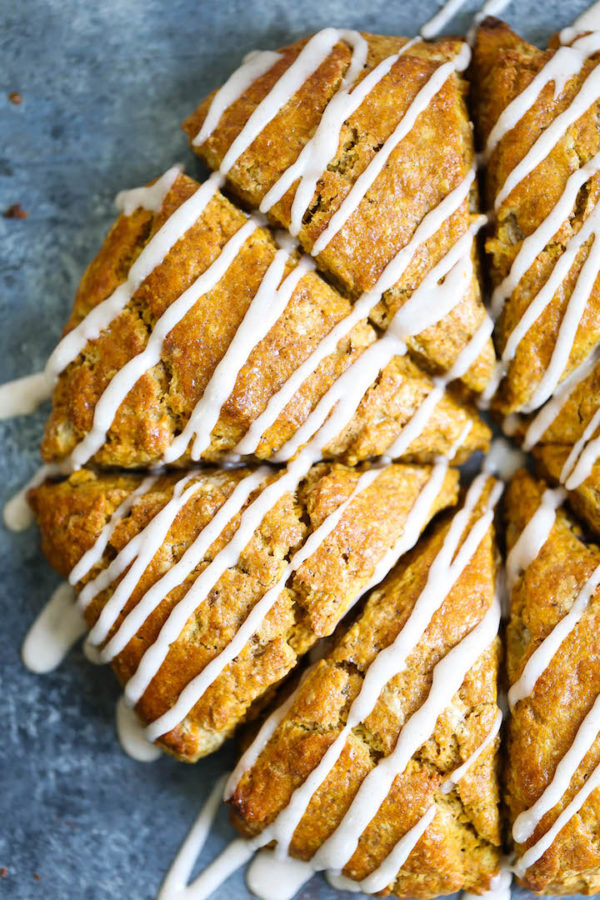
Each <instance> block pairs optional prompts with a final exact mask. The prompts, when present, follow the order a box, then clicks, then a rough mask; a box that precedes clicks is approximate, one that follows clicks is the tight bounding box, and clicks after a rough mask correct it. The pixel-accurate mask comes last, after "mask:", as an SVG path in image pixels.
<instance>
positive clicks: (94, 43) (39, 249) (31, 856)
mask: <svg viewBox="0 0 600 900" xmlns="http://www.w3.org/2000/svg"><path fill="white" fill-rule="evenodd" d="M438 5H439V0H354V2H353V3H348V2H347V0H296V2H293V3H291V2H289V0H97V2H94V3H93V2H91V0H3V2H2V5H1V7H0V59H1V60H2V64H1V67H0V70H1V72H2V77H1V78H0V84H1V88H2V91H1V94H0V135H1V136H2V138H1V140H0V210H5V209H6V208H7V207H9V206H11V205H12V204H17V203H18V204H20V205H21V207H22V208H23V210H25V211H26V212H27V213H28V216H27V218H24V219H19V218H0V285H1V287H0V381H7V380H9V379H12V378H16V377H18V376H20V375H25V374H28V373H29V372H32V371H36V370H39V369H40V368H41V367H42V366H43V363H44V361H45V359H46V357H47V356H48V354H49V352H50V351H51V349H52V347H53V346H54V344H55V342H56V340H57V338H58V336H59V334H60V331H61V329H62V325H63V322H64V320H65V319H66V316H67V312H68V310H69V308H70V304H71V300H72V296H73V293H74V291H75V287H76V285H77V282H78V280H79V278H80V276H81V274H82V272H83V269H84V266H85V265H86V264H87V262H88V261H89V260H90V258H91V257H92V256H93V255H94V254H95V253H96V251H97V249H98V247H99V245H100V242H101V240H102V236H103V234H104V232H105V230H106V228H107V226H108V225H109V223H110V222H111V220H112V218H113V215H114V210H113V197H114V194H115V193H116V191H118V190H120V189H121V188H125V187H131V186H135V185H138V184H143V183H144V182H145V181H147V180H149V179H151V178H153V177H155V176H156V175H158V174H160V172H162V171H163V170H164V169H165V168H167V167H168V166H169V165H171V164H172V163H173V162H174V161H177V160H181V161H183V162H185V164H186V167H187V170H188V171H189V172H191V173H192V174H196V175H201V174H202V172H201V169H200V167H199V165H198V163H197V162H196V161H194V159H193V157H192V154H191V153H190V152H189V150H188V149H187V146H186V140H185V138H184V135H183V132H181V131H180V129H179V123H180V122H181V121H182V120H183V119H184V117H185V116H186V115H187V114H188V113H190V112H191V111H192V110H193V109H194V108H195V106H196V104H197V102H198V101H199V100H200V98H202V97H203V96H204V95H205V94H206V93H207V92H208V91H210V90H211V89H212V88H214V87H216V86H217V85H218V84H219V83H220V82H221V81H222V80H223V79H224V78H225V77H226V76H227V75H228V74H229V73H230V71H231V70H232V69H233V68H235V66H236V65H238V64H239V61H240V59H241V57H242V56H243V55H244V54H245V53H247V52H248V51H249V50H251V49H253V48H256V47H260V48H276V47H277V46H280V45H282V44H286V43H289V42H291V41H293V40H295V39H297V38H298V37H300V36H301V35H302V34H304V33H306V32H311V31H315V30H317V29H318V28H321V27H323V26H325V25H344V26H348V27H352V28H362V29H365V30H370V31H375V32H383V33H395V34H412V33H414V31H415V30H417V29H418V27H419V26H420V25H421V24H422V22H423V21H424V20H425V19H427V18H428V17H429V16H430V15H432V14H433V12H434V11H435V9H436V8H437V7H438ZM586 5H587V4H586V0H515V2H513V4H512V5H511V6H510V7H509V8H508V10H507V11H506V14H505V16H506V18H507V19H508V21H509V22H510V24H511V25H513V26H515V27H517V28H519V29H520V30H521V31H522V33H523V34H524V35H525V36H526V37H527V38H529V39H531V40H534V41H539V42H544V41H545V40H546V39H547V38H548V36H549V35H550V34H551V33H552V32H553V31H555V30H558V29H559V28H561V27H562V26H564V25H566V24H567V23H568V22H569V21H571V19H572V18H574V16H575V15H578V14H579V13H580V12H581V11H582V9H583V8H584V7H585V6H586ZM477 7H478V3H477V0H475V2H473V0H468V2H466V3H465V6H464V10H463V13H462V14H461V15H459V16H457V17H456V19H455V20H454V22H453V27H452V30H453V31H457V30H459V29H460V28H465V27H466V26H467V25H468V23H469V21H470V15H471V14H472V12H473V11H474V10H475V9H476V8H477ZM449 30H450V29H449ZM12 91H17V92H19V93H20V94H21V95H22V102H21V103H20V104H19V105H14V104H13V103H11V102H10V100H9V97H8V95H9V93H10V92H12ZM46 414H47V409H42V410H41V411H40V412H39V413H38V414H36V415H35V416H32V417H30V418H28V419H19V420H13V421H8V422H0V476H1V477H0V485H1V495H2V496H1V500H2V502H4V501H5V500H6V499H8V498H9V497H10V496H11V495H12V494H13V493H14V491H15V490H16V489H17V488H18V487H19V486H20V485H21V484H22V483H23V482H24V481H25V480H26V479H27V478H28V477H29V476H30V475H31V474H32V472H33V471H34V469H35V468H36V467H37V465H38V443H39V440H40V437H41V433H42V424H43V421H44V418H45V416H46ZM0 571H1V572H2V577H1V579H0V591H1V603H2V623H3V624H2V628H1V629H0V697H1V700H0V709H1V714H2V738H1V740H0V819H1V824H0V897H2V898H4V897H6V898H9V900H37V898H39V900H113V898H120V900H121V898H123V900H124V898H127V900H151V898H153V897H155V895H156V892H157V890H158V886H159V884H160V881H161V878H162V877H163V875H164V873H165V871H166V869H167V867H168V865H169V863H170V861H171V859H172V857H173V855H174V853H175V851H176V848H177V847H178V845H179V843H180V841H181V840H182V839H183V836H184V834H185V833H186V831H187V828H188V827H189V825H190V824H191V822H192V820H193V818H194V816H195V814H196V811H197V809H198V808H199V807H200V805H201V803H202V801H203V799H204V798H205V797H206V795H207V793H208V791H209V790H210V788H211V787H212V785H213V783H214V780H215V776H216V774H217V773H220V772H221V771H224V770H225V768H226V767H227V766H230V765H231V763H232V760H233V757H234V748H233V747H232V746H229V747H226V748H225V749H224V750H223V751H221V752H220V753H219V754H218V755H217V756H216V757H211V758H208V759H205V760H202V761H201V762H200V763H198V764H197V765H196V766H185V765H183V764H181V763H176V762H175V761H174V760H171V759H167V758H163V759H161V760H159V761H158V762H157V763H152V764H147V765H144V764H142V763H136V762H134V761H133V760H131V759H129V758H128V757H126V756H125V755H124V754H123V753H122V751H121V750H120V747H119V744H118V742H117V739H116V736H115V731H114V725H113V721H114V707H115V703H116V700H117V697H118V688H117V685H116V682H115V681H114V679H113V677H112V675H111V673H110V672H108V671H106V670H104V669H99V668H96V667H92V666H91V665H90V664H89V663H88V662H87V661H86V660H85V658H84V657H83V655H82V653H81V650H80V649H78V650H76V651H75V652H73V653H72V654H70V656H69V657H68V659H67V660H66V661H65V662H64V663H63V665H62V666H61V667H60V668H59V669H58V670H57V671H56V672H54V673H52V674H51V675H48V676H35V675H32V674H30V673H28V672H27V671H26V670H25V669H24V668H23V666H22V664H21V661H20V656H19V650H20V644H21V642H22V639H23V637H24V635H25V633H26V630H27V628H28V626H29V624H30V623H31V621H32V620H33V618H34V617H35V615H36V613H37V612H38V611H39V610H40V609H41V607H42V606H43V604H44V602H45V600H46V599H47V597H48V596H49V594H50V592H51V590H52V589H53V587H54V586H55V584H56V583H57V580H56V577H55V576H54V575H53V574H52V572H51V571H50V569H49V568H48V566H47V565H46V564H45V562H44V561H43V559H42V556H41V552H40V549H39V539H38V535H37V533H36V531H35V529H31V530H30V531H27V532H25V533H22V534H17V535H15V534H10V533H8V532H6V531H4V530H3V529H0ZM230 836H231V832H230V828H229V825H228V824H227V817H226V815H225V813H224V812H222V814H221V816H220V819H219V821H218V824H217V828H216V829H215V834H214V835H213V837H212V838H211V839H210V841H209V842H208V845H207V847H206V848H205V851H204V854H203V859H204V860H205V861H208V860H209V859H210V858H212V857H213V856H214V855H215V853H216V852H217V849H218V848H219V847H221V846H223V845H224V843H225V841H226V840H227V839H228V838H229V837H230ZM4 867H5V868H4ZM247 896H248V892H247V890H246V888H245V886H244V882H243V878H242V875H241V874H238V875H237V876H235V877H233V878H232V879H230V881H229V882H228V883H227V885H225V886H223V887H222V888H221V889H220V891H218V892H217V894H216V895H215V897H217V898H225V897H227V898H231V900H242V898H245V897H247ZM333 896H334V892H333V891H332V889H331V888H329V887H328V886H327V885H326V883H325V882H324V881H323V880H322V879H321V878H315V879H313V881H311V882H310V883H309V884H308V885H306V886H305V887H304V888H303V890H302V891H301V892H300V895H299V897H300V898H301V900H309V898H312V900H317V898H319V900H325V898H332V897H333ZM337 896H340V897H342V896H344V895H341V894H340V895H337ZM345 896H347V897H350V896H356V895H345Z"/></svg>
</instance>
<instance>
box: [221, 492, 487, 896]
mask: <svg viewBox="0 0 600 900" xmlns="http://www.w3.org/2000/svg"><path fill="white" fill-rule="evenodd" d="M490 484H491V483H490ZM484 496H485V495H484ZM481 512H482V508H481V503H480V504H478V506H477V507H476V509H475V511H474V513H473V516H472V518H471V522H470V524H471V525H472V524H473V522H474V521H475V519H476V518H478V517H479V516H480V515H481ZM448 528H449V520H448V519H447V520H446V521H445V522H443V523H440V524H438V526H437V527H436V528H435V530H434V532H433V534H431V535H430V536H429V537H428V538H426V539H424V540H423V541H422V542H421V544H420V545H419V546H418V547H417V548H415V549H414V550H413V551H411V553H410V554H408V555H407V556H406V557H405V558H404V560H403V561H402V562H401V563H400V564H399V565H398V566H397V567H396V568H395V570H393V572H392V573H391V574H390V575H389V576H388V578H387V579H386V580H385V582H384V583H383V585H382V586H381V587H380V588H379V589H377V590H375V591H374V593H373V594H372V595H371V597H370V598H369V600H368V602H367V604H366V606H365V609H364V611H363V612H362V614H361V615H360V617H359V618H358V620H357V621H356V622H355V624H354V625H352V627H351V628H350V629H349V630H348V631H347V632H346V633H345V634H344V635H343V636H342V637H341V639H340V640H339V642H338V644H337V646H336V647H335V648H334V650H333V651H332V652H330V653H329V654H328V655H327V656H326V657H325V658H324V659H323V660H321V661H320V662H319V663H318V664H317V666H316V667H315V668H314V669H313V670H312V672H311V673H310V674H309V675H308V677H307V678H306V680H305V681H304V682H303V684H302V685H301V687H300V689H299V691H298V693H297V695H296V699H295V701H294V702H293V705H292V707H291V709H290V710H289V712H288V713H287V715H286V716H285V718H284V719H283V721H282V722H281V724H280V725H279V726H278V728H277V729H276V731H275V732H274V734H273V737H272V738H271V740H270V741H269V743H268V744H267V745H266V747H265V749H264V750H263V751H262V752H261V753H260V755H259V757H258V759H257V761H256V763H255V764H254V765H253V766H252V767H251V768H250V769H249V770H247V771H246V772H245V773H244V774H243V775H242V777H241V780H240V782H239V784H238V785H237V788H236V790H235V792H234V795H233V797H232V801H231V802H232V809H233V818H234V821H235V823H236V825H237V826H238V827H239V828H240V830H241V831H242V833H244V834H245V835H254V834H257V833H259V832H261V831H262V830H263V829H264V828H265V827H266V826H267V825H268V824H269V823H270V822H272V821H273V819H274V818H275V817H276V816H277V814H278V813H279V812H280V811H281V810H282V809H284V808H285V807H286V806H287V804H288V802H289V800H290V796H291V794H292V792H293V791H294V790H295V789H296V788H297V787H298V786H299V785H300V784H302V783H303V782H304V780H305V779H306V778H307V777H308V775H309V773H310V772H311V771H312V770H313V769H314V768H315V766H316V765H317V764H318V763H319V761H320V760H321V759H322V757H323V756H324V754H325V752H326V751H327V748H328V747H329V746H331V744H332V743H333V741H334V740H335V739H336V738H337V736H338V735H339V733H340V731H341V730H342V728H343V726H344V724H345V722H346V721H347V716H348V711H349V708H350V705H351V703H352V701H353V700H354V698H355V697H356V696H357V695H358V693H359V691H360V689H361V686H362V683H363V679H364V676H365V672H366V670H367V668H368V667H369V665H370V664H372V663H373V661H374V660H375V659H376V657H377V654H378V652H379V651H380V650H382V649H383V648H384V647H387V646H388V645H390V644H391V643H392V642H393V641H394V640H395V638H396V636H397V635H398V633H399V632H400V631H401V629H402V628H403V626H404V625H405V623H406V621H407V619H408V617H409V615H410V613H411V611H412V609H413V607H414V605H415V602H416V600H417V598H418V596H419V594H420V593H421V591H422V589H423V588H424V586H425V584H426V581H427V577H428V573H429V570H430V567H431V564H432V563H433V560H434V559H435V557H436V555H437V553H438V552H439V550H440V548H441V546H442V544H443V541H444V538H445V537H446V535H447V533H448ZM463 539H464V538H463ZM495 573H496V556H495V550H494V540H493V534H492V529H489V530H488V532H487V533H486V535H485V537H484V538H483V540H482V541H481V543H480V545H479V547H478V549H477V550H476V552H475V553H474V555H473V556H472V558H471V560H470V562H469V563H468V564H467V566H466V568H465V569H464V571H463V573H462V575H461V576H460V577H459V579H458V580H457V582H456V584H455V585H454V586H453V587H452V588H451V589H450V591H449V593H448V595H447V597H446V598H445V600H444V602H443V604H442V605H441V607H440V609H439V611H437V612H436V613H434V615H433V618H432V620H431V623H430V625H429V626H428V628H427V629H426V631H425V634H424V637H423V638H422V639H421V640H420V641H419V642H418V644H417V646H416V648H415V649H414V650H413V651H412V652H411V653H410V655H409V657H408V660H407V665H406V668H405V670H404V671H403V672H402V673H401V674H400V675H397V676H396V677H394V678H393V679H392V680H391V681H389V682H388V684H387V686H386V687H385V689H384V690H383V692H382V693H381V695H380V697H379V700H378V701H377V704H376V706H375V708H374V710H373V712H372V713H371V715H370V716H368V718H367V720H366V721H365V722H364V723H363V724H361V725H360V726H359V727H357V728H354V729H353V730H352V732H351V734H350V737H349V738H348V740H347V741H346V744H345V748H344V750H343V751H342V754H341V756H340V758H339V760H338V762H337V763H336V764H335V766H334V767H333V769H332V770H331V772H330V774H329V775H328V776H327V778H326V779H325V781H324V782H323V784H322V786H321V787H320V788H319V789H318V790H317V791H316V793H315V794H314V795H313V797H312V800H311V802H310V804H309V806H308V808H307V811H306V813H305V815H304V816H303V818H302V820H301V821H300V823H299V825H298V827H297V829H296V831H295V832H294V836H293V839H292V842H291V847H290V849H291V852H292V853H293V854H294V855H295V856H298V857H301V858H304V859H309V858H310V857H311V856H312V855H313V854H314V853H315V851H316V850H317V849H318V848H319V847H320V846H321V844H322V843H323V842H324V840H325V839H326V838H327V837H328V836H329V835H330V834H331V833H332V832H333V831H334V830H335V828H336V827H337V826H338V825H339V824H340V822H341V820H342V817H343V815H344V813H345V811H346V810H347V809H348V807H349V805H350V803H351V801H352V799H353V797H354V796H355V794H356V792H357V790H358V788H359V786H360V784H361V783H362V782H363V780H364V778H365V777H366V776H367V775H368V773H369V772H371V771H372V770H373V769H374V767H375V766H376V765H377V763H378V761H380V760H381V759H382V758H383V757H385V756H387V755H388V754H389V753H390V752H391V751H392V750H393V748H394V746H395V744H396V740H397V738H398V735H399V732H400V730H401V728H402V725H403V723H404V722H405V721H406V720H407V718H408V717H409V716H410V715H411V714H412V713H414V712H415V711H416V710H417V709H418V708H419V707H420V706H421V705H422V703H423V702H424V701H425V699H426V698H427V695H428V692H429V689H430V687H431V683H432V671H433V668H434V666H435V665H436V663H437V662H438V661H439V660H440V659H442V657H443V656H445V654H446V653H447V652H448V651H449V650H450V649H451V648H452V647H454V646H456V645H457V644H458V643H459V642H460V640H461V639H462V638H463V637H464V636H465V635H466V634H467V633H468V632H469V631H471V630H472V629H473V627H474V626H475V625H476V624H477V623H478V622H479V621H480V620H481V619H482V617H483V615H484V614H485V612H486V611H487V610H488V609H489V607H490V605H491V603H492V601H493V597H494V580H495ZM445 589H447V586H445ZM498 648H499V643H498V642H496V643H495V644H494V645H493V646H492V647H490V648H485V647H482V648H481V656H480V658H479V660H478V661H477V663H476V664H475V666H474V667H473V668H472V669H471V670H470V671H469V672H468V674H467V676H466V678H465V680H464V682H463V685H462V687H461V689H460V691H459V692H458V694H457V695H456V696H455V697H454V698H453V700H452V703H451V705H450V706H449V707H448V708H447V709H446V710H445V711H444V712H443V713H442V715H440V717H439V719H438V721H437V724H436V727H435V731H434V733H433V735H432V736H431V737H430V738H428V739H427V740H426V741H425V743H424V744H423V745H422V746H421V748H420V749H419V751H418V752H417V753H416V754H415V755H414V756H413V758H412V760H411V761H410V763H409V765H408V766H407V768H406V770H405V771H404V772H403V773H402V774H401V775H399V776H397V777H396V779H395V780H394V782H393V786H392V789H391V791H390V794H389V796H388V797H387V799H386V800H385V801H384V803H383V804H382V806H381V808H380V809H379V812H378V813H377V815H376V816H375V818H374V819H373V820H372V821H371V823H370V824H369V826H368V827H367V829H366V831H365V832H364V833H363V835H362V837H361V839H360V842H359V844H358V847H357V849H356V851H355V853H354V855H353V856H352V858H351V859H350V860H349V862H348V865H347V866H346V868H345V869H344V873H345V874H347V875H349V876H350V877H352V878H355V879H357V880H358V879H362V878H364V877H365V876H366V875H367V874H369V873H370V872H372V871H373V870H374V869H376V868H377V867H378V866H379V864H380V863H381V862H382V861H383V859H384V858H385V857H386V856H387V855H388V853H389V852H390V851H391V850H392V848H393V847H394V845H395V844H396V843H397V841H398V840H399V839H400V838H401V837H402V836H403V835H404V834H405V833H406V832H407V831H408V829H409V828H411V827H412V826H414V825H415V824H416V822H417V821H418V819H419V818H420V817H421V816H422V815H423V814H424V812H425V811H426V810H427V808H428V807H429V805H430V804H431V803H432V802H435V804H436V808H437V811H436V815H435V818H434V820H433V822H432V824H431V825H430V826H429V828H428V829H427V831H426V832H425V835H424V837H423V838H422V839H421V840H420V841H419V843H418V844H417V846H416V847H415V849H414V851H413V852H412V853H411V854H410V856H409V857H408V860H407V861H406V862H405V864H404V865H403V866H402V870H401V872H399V874H398V876H397V878H396V879H395V880H394V882H393V884H391V885H390V886H389V889H388V890H387V891H386V892H385V893H389V892H390V891H391V892H392V893H394V894H396V895H398V896H401V897H423V898H426V897H434V896H436V895H438V894H447V893H452V892H453V891H457V890H460V889H461V888H467V889H469V890H475V891H483V890H485V889H486V888H487V887H488V886H489V882H490V878H491V876H492V875H493V874H494V873H495V872H496V871H497V869H498V864H499V843H500V825H499V815H498V786H497V773H496V753H497V749H498V747H497V745H498V741H496V742H495V743H494V744H490V745H489V747H488V749H486V750H484V751H483V752H482V753H481V755H480V757H479V759H478V760H477V762H476V763H475V764H474V765H473V767H472V768H471V769H470V770H469V771H468V773H467V774H466V775H465V776H464V778H463V779H462V780H461V781H460V782H459V784H458V785H457V787H456V788H455V789H454V790H453V791H452V792H451V793H449V794H442V793H441V790H440V788H441V785H442V783H443V781H444V779H445V778H446V777H447V776H448V775H449V774H450V773H451V772H452V771H453V770H454V769H455V768H456V767H458V766H459V765H460V764H461V763H462V762H464V761H465V760H466V759H467V758H468V757H469V756H470V755H471V754H472V753H473V752H474V750H475V749H476V748H477V747H478V746H479V745H480V744H481V743H482V742H483V741H484V739H485V738H486V736H487V735H488V733H489V731H490V729H491V728H492V725H493V723H494V719H495V717H496V715H497V706H496V676H497V663H498Z"/></svg>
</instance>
